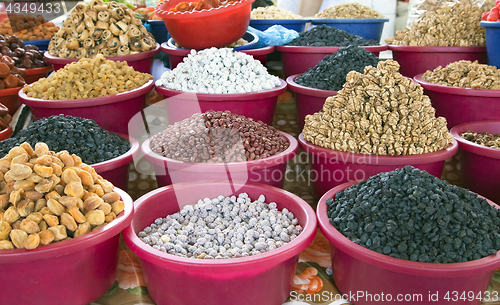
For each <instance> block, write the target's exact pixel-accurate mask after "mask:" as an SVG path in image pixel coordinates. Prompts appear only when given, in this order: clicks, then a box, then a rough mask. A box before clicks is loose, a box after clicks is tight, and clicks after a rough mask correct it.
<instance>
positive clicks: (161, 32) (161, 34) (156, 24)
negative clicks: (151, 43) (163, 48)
mask: <svg viewBox="0 0 500 305" xmlns="http://www.w3.org/2000/svg"><path fill="white" fill-rule="evenodd" d="M144 26H145V27H146V29H147V30H148V31H149V32H150V33H151V34H153V36H154V38H155V40H156V42H157V43H159V44H162V43H164V42H165V41H167V40H169V39H170V34H169V33H168V31H167V27H166V26H165V22H163V20H147V21H146V24H145V25H144Z"/></svg>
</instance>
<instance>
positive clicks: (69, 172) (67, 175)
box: [61, 156, 82, 184]
mask: <svg viewBox="0 0 500 305" xmlns="http://www.w3.org/2000/svg"><path fill="white" fill-rule="evenodd" d="M70 158H71V156H70ZM71 160H73V159H71ZM75 169H76V168H75ZM61 180H62V182H64V183H65V184H69V183H71V182H78V183H80V184H81V183H82V179H80V177H78V174H77V173H76V172H75V171H74V170H73V168H65V169H64V170H63V172H62V175H61Z"/></svg>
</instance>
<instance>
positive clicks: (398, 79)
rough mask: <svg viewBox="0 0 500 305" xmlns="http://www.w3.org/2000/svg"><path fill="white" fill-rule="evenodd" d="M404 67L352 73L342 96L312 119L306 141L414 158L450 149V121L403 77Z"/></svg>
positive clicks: (382, 66)
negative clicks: (400, 72)
mask: <svg viewBox="0 0 500 305" xmlns="http://www.w3.org/2000/svg"><path fill="white" fill-rule="evenodd" d="M398 70H399V64H398V63H397V62H395V61H393V60H387V61H381V62H379V63H378V65H377V68H374V67H372V66H367V67H366V68H365V73H364V74H361V73H358V72H356V71H351V72H349V74H347V77H346V80H347V82H346V84H345V85H344V88H343V89H342V90H340V91H339V92H338V93H337V95H336V96H332V97H329V98H328V99H327V100H326V102H325V105H324V106H323V109H322V110H321V111H320V112H317V113H315V114H313V115H308V116H307V117H306V120H305V126H304V130H303V134H304V138H305V140H306V141H309V142H311V143H313V144H316V145H318V146H322V147H326V148H330V149H334V150H338V151H345V152H352V153H363V154H379V155H414V154H422V153H429V152H435V151H438V150H441V149H443V148H445V147H447V146H448V145H449V144H450V143H451V142H452V141H453V136H452V135H451V133H450V132H449V131H448V129H447V127H446V119H445V118H443V117H438V118H436V117H435V109H434V108H433V107H432V105H431V101H430V99H429V97H428V96H426V95H424V94H423V89H422V87H421V86H420V85H415V84H414V83H413V81H412V80H411V79H410V78H406V77H404V76H402V75H401V74H399V73H398V72H397V71H398Z"/></svg>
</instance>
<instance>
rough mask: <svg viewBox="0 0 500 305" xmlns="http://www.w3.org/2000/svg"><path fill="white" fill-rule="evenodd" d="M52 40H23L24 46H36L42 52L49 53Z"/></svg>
mask: <svg viewBox="0 0 500 305" xmlns="http://www.w3.org/2000/svg"><path fill="white" fill-rule="evenodd" d="M49 42H50V39H42V40H23V43H24V45H28V44H31V45H34V46H37V47H38V49H39V50H40V51H47V50H48V49H49Z"/></svg>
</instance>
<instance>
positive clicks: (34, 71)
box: [26, 65, 54, 75]
mask: <svg viewBox="0 0 500 305" xmlns="http://www.w3.org/2000/svg"><path fill="white" fill-rule="evenodd" d="M50 71H54V67H53V66H52V65H50V66H45V67H40V68H33V69H26V75H37V74H42V73H47V72H50Z"/></svg>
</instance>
